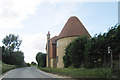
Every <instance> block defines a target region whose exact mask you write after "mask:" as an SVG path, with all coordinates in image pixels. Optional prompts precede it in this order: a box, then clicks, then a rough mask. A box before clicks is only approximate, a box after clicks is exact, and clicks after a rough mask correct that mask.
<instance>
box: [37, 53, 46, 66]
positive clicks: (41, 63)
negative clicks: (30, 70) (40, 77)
mask: <svg viewBox="0 0 120 80" xmlns="http://www.w3.org/2000/svg"><path fill="white" fill-rule="evenodd" d="M36 61H37V63H38V66H39V67H46V54H43V53H41V52H39V53H38V54H37V55H36Z"/></svg>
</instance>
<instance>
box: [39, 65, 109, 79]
mask: <svg viewBox="0 0 120 80" xmlns="http://www.w3.org/2000/svg"><path fill="white" fill-rule="evenodd" d="M39 69H41V70H43V71H46V72H50V73H53V74H58V75H63V76H70V77H72V78H109V77H110V76H111V70H110V68H96V69H86V68H78V69H77V68H62V69H60V68H40V67H39Z"/></svg>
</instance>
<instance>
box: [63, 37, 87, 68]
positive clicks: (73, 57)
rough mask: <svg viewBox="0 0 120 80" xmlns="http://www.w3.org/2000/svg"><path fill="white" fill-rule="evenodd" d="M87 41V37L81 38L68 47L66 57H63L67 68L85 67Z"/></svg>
mask: <svg viewBox="0 0 120 80" xmlns="http://www.w3.org/2000/svg"><path fill="white" fill-rule="evenodd" d="M87 40H88V38H87V36H81V37H79V38H77V39H75V40H74V41H73V42H71V43H70V44H69V45H68V47H67V48H66V52H65V56H64V57H63V62H64V64H65V67H68V66H70V65H72V66H74V67H75V68H78V67H80V66H83V63H84V53H85V44H86V43H87Z"/></svg>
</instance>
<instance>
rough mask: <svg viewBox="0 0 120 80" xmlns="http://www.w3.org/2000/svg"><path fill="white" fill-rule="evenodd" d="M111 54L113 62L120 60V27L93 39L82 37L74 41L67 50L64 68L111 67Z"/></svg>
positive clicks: (115, 27) (116, 26)
mask: <svg viewBox="0 0 120 80" xmlns="http://www.w3.org/2000/svg"><path fill="white" fill-rule="evenodd" d="M108 48H109V50H108ZM109 52H110V53H109ZM111 54H112V58H113V60H119V54H120V26H118V25H115V26H114V27H112V28H110V29H109V31H108V32H106V33H103V34H99V35H95V36H94V37H92V38H88V37H87V36H80V37H78V38H76V39H75V40H74V41H72V42H71V43H70V44H69V45H68V46H67V47H66V50H65V55H64V57H63V62H64V67H71V66H72V67H74V68H79V67H86V68H98V67H110V66H111Z"/></svg>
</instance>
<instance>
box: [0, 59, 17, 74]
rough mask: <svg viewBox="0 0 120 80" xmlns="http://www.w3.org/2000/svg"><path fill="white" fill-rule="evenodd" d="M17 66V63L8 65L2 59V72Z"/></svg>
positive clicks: (0, 64) (0, 70)
mask: <svg viewBox="0 0 120 80" xmlns="http://www.w3.org/2000/svg"><path fill="white" fill-rule="evenodd" d="M15 68H17V66H15V65H8V64H5V63H3V62H1V61H0V74H2V73H5V72H7V71H9V70H11V69H15Z"/></svg>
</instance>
